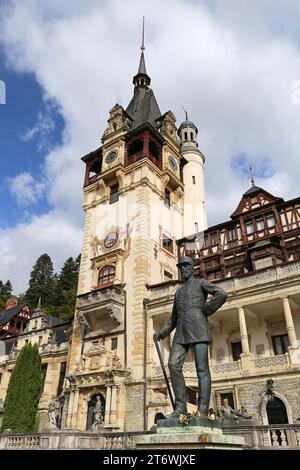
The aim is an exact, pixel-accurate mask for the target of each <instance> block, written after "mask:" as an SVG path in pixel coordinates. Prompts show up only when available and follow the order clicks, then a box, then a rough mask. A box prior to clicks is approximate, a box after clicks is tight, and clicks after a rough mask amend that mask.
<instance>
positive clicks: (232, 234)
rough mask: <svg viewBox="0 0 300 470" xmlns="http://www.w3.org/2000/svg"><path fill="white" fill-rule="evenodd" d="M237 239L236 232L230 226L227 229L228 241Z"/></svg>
mask: <svg viewBox="0 0 300 470" xmlns="http://www.w3.org/2000/svg"><path fill="white" fill-rule="evenodd" d="M236 239H237V233H236V229H235V228H231V229H229V230H228V241H229V242H232V241H233V240H236Z"/></svg>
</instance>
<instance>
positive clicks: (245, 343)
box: [239, 307, 250, 354]
mask: <svg viewBox="0 0 300 470" xmlns="http://www.w3.org/2000/svg"><path fill="white" fill-rule="evenodd" d="M239 325H240V333H241V341H242V350H243V353H244V354H249V352H250V348H249V341H248V332H247V325H246V318H245V311H244V307H239Z"/></svg>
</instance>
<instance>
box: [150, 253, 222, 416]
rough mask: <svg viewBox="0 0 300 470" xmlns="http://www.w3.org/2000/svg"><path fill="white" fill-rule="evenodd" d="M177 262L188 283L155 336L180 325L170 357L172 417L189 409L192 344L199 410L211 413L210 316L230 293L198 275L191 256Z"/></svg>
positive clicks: (206, 413)
mask: <svg viewBox="0 0 300 470" xmlns="http://www.w3.org/2000/svg"><path fill="white" fill-rule="evenodd" d="M177 266H178V267H179V269H180V273H181V278H182V279H183V281H184V284H183V286H182V287H179V289H177V291H176V293H175V297H174V304H173V310H172V315H171V317H170V319H169V320H168V322H167V323H166V324H165V325H164V326H163V328H162V329H161V330H160V331H159V332H158V333H154V335H153V338H154V340H159V339H163V338H165V337H166V336H168V335H169V334H170V333H171V331H173V330H174V329H175V328H176V333H175V336H174V340H173V344H172V347H171V351H170V357H169V370H170V376H171V382H172V386H173V390H174V394H175V410H174V412H173V413H172V414H171V415H170V417H177V416H178V414H181V413H186V412H187V405H186V397H187V393H186V387H185V381H184V376H183V371H182V369H183V363H184V360H185V358H186V355H187V353H188V350H189V348H190V347H192V348H193V350H194V355H195V363H196V371H197V377H198V390H199V394H198V412H199V413H200V414H201V415H205V416H207V415H208V405H209V399H210V390H211V376H210V371H209V366H208V346H209V344H210V343H211V341H212V335H211V332H210V329H209V326H208V321H207V317H208V316H210V315H212V314H213V313H215V312H216V311H217V310H218V309H219V308H220V307H221V305H223V303H224V302H225V301H226V298H227V294H226V292H225V291H224V290H223V289H221V288H220V287H218V286H216V285H215V284H212V283H211V282H208V281H206V280H205V279H200V278H195V277H194V276H193V273H194V263H193V260H192V259H191V258H189V257H188V256H182V257H181V258H180V259H179V263H178V264H177ZM208 294H211V295H212V299H211V300H210V301H209V302H206V300H207V296H208Z"/></svg>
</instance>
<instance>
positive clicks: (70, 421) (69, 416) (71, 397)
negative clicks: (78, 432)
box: [66, 390, 74, 428]
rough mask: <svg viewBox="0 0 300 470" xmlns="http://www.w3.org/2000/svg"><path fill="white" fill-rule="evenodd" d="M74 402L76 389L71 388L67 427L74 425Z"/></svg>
mask: <svg viewBox="0 0 300 470" xmlns="http://www.w3.org/2000/svg"><path fill="white" fill-rule="evenodd" d="M73 403H74V391H73V390H70V395H69V403H68V412H67V418H66V428H71V427H72V412H73Z"/></svg>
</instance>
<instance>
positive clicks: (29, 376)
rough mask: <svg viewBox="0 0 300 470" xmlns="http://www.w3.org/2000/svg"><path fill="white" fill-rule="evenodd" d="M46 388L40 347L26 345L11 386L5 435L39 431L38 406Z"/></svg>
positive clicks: (6, 410)
mask: <svg viewBox="0 0 300 470" xmlns="http://www.w3.org/2000/svg"><path fill="white" fill-rule="evenodd" d="M41 387H42V364H41V356H40V354H39V351H38V347H37V345H36V344H35V345H34V346H32V345H31V344H26V345H25V346H23V348H22V349H21V351H20V353H19V355H18V358H17V361H16V364H15V367H14V369H13V371H12V375H11V378H10V381H9V384H8V389H7V394H6V398H5V402H4V412H3V420H2V426H1V431H4V430H5V429H11V430H12V431H13V432H18V433H31V432H35V431H37V429H36V423H37V422H38V420H37V413H38V403H39V398H40V394H41Z"/></svg>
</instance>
